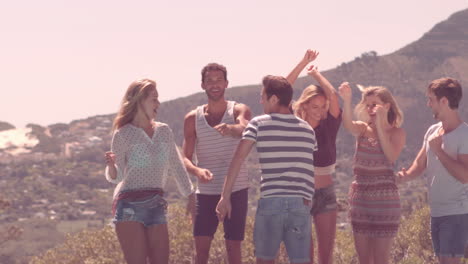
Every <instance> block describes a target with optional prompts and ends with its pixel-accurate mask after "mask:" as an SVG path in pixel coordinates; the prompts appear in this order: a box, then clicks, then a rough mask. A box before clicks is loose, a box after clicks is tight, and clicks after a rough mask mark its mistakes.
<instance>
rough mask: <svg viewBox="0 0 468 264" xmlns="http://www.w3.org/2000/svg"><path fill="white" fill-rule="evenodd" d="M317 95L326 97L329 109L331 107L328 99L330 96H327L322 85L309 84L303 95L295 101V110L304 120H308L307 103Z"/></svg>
mask: <svg viewBox="0 0 468 264" xmlns="http://www.w3.org/2000/svg"><path fill="white" fill-rule="evenodd" d="M316 96H323V97H325V99H326V100H327V106H326V107H327V109H328V107H329V101H328V98H327V95H326V94H325V91H324V90H323V88H322V87H320V86H319V85H309V86H307V88H305V89H304V91H302V94H301V96H300V97H299V99H297V101H296V102H294V103H293V110H294V114H295V115H296V116H297V117H299V118H301V119H303V120H307V111H306V110H305V107H304V106H305V105H306V104H307V103H309V101H310V100H311V99H312V98H314V97H316Z"/></svg>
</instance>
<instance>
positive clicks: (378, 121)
mask: <svg viewBox="0 0 468 264" xmlns="http://www.w3.org/2000/svg"><path fill="white" fill-rule="evenodd" d="M360 88H361V87H360ZM361 91H362V99H361V101H360V102H359V104H358V105H357V106H356V109H355V113H356V115H357V116H358V119H359V121H353V120H352V110H351V94H352V93H351V88H350V86H349V84H348V83H346V82H345V83H343V84H342V85H341V86H340V88H339V93H340V96H341V98H342V99H343V102H344V105H343V126H344V127H345V128H346V129H347V130H348V131H349V132H350V133H352V134H353V135H354V136H356V140H357V142H356V153H355V156H354V163H353V172H354V177H355V180H354V182H353V183H352V185H351V188H350V192H349V201H350V211H349V217H350V220H351V226H352V229H353V236H354V243H355V247H356V251H357V253H358V258H359V263H361V264H367V263H372V264H377V263H378V264H386V263H389V261H390V250H391V246H392V242H393V240H394V238H395V236H396V234H397V231H398V226H399V224H400V214H401V208H400V196H399V193H398V188H397V186H396V183H395V176H394V172H393V164H394V162H395V161H396V160H397V158H398V156H399V155H400V153H401V151H402V149H403V147H404V145H405V141H406V133H405V131H404V130H403V129H402V128H401V127H400V126H401V124H402V122H403V114H402V112H401V110H400V109H399V107H398V105H397V103H396V101H395V99H394V98H393V96H392V94H391V93H390V92H389V91H388V90H387V89H386V88H384V87H367V88H361Z"/></svg>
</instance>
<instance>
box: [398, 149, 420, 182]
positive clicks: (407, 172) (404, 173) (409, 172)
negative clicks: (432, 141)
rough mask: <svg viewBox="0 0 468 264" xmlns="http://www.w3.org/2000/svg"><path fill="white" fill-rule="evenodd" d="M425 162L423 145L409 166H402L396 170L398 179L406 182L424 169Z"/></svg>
mask: <svg viewBox="0 0 468 264" xmlns="http://www.w3.org/2000/svg"><path fill="white" fill-rule="evenodd" d="M426 164H427V156H426V147H425V146H423V147H422V148H421V150H419V153H418V155H417V156H416V158H415V159H414V161H413V163H412V164H411V166H410V167H409V168H408V169H405V168H402V169H401V171H399V172H398V181H399V182H407V181H411V180H413V179H415V178H416V177H418V176H419V175H421V174H422V173H423V172H424V170H425V169H426Z"/></svg>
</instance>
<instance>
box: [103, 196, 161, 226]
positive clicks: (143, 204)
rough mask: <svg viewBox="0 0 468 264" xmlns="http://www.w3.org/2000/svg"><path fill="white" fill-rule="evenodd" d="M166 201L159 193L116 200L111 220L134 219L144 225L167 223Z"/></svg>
mask: <svg viewBox="0 0 468 264" xmlns="http://www.w3.org/2000/svg"><path fill="white" fill-rule="evenodd" d="M166 214H167V202H166V200H164V198H163V197H162V196H161V195H159V194H155V195H151V196H148V197H145V198H143V199H138V200H136V201H135V200H134V199H122V200H119V201H118V202H117V206H116V211H115V216H114V219H112V222H113V223H114V224H115V223H117V222H126V221H134V222H139V223H142V224H143V225H144V226H152V225H161V224H167V219H166Z"/></svg>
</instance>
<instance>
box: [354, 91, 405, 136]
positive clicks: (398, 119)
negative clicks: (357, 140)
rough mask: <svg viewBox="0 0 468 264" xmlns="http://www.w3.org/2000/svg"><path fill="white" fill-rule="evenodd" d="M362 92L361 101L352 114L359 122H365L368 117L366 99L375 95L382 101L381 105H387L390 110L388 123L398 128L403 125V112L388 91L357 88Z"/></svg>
mask: <svg viewBox="0 0 468 264" xmlns="http://www.w3.org/2000/svg"><path fill="white" fill-rule="evenodd" d="M359 89H360V90H361V91H362V97H361V101H360V102H359V103H358V105H357V106H356V108H355V109H354V112H355V114H356V116H357V117H358V119H359V120H362V121H366V122H367V120H368V119H369V116H368V114H367V112H366V103H365V100H366V97H367V96H370V95H376V96H378V97H379V98H380V100H382V102H383V103H389V104H390V109H389V110H388V114H387V120H388V123H389V124H390V125H392V126H395V127H400V126H401V125H402V124H403V112H402V111H401V110H400V107H399V106H398V104H397V102H396V100H395V98H394V97H393V95H392V93H390V91H389V90H388V89H387V88H385V87H382V86H370V87H365V88H363V87H359Z"/></svg>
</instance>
